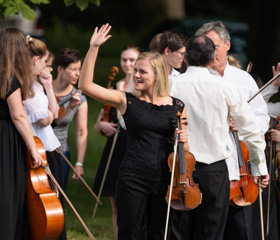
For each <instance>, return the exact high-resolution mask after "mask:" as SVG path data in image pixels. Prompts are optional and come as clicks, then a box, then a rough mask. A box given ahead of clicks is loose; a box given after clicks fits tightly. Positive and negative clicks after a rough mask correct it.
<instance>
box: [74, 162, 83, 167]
mask: <svg viewBox="0 0 280 240" xmlns="http://www.w3.org/2000/svg"><path fill="white" fill-rule="evenodd" d="M75 166H80V167H83V166H84V164H82V163H80V162H76V164H75Z"/></svg>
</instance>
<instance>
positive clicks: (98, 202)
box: [56, 148, 102, 206]
mask: <svg viewBox="0 0 280 240" xmlns="http://www.w3.org/2000/svg"><path fill="white" fill-rule="evenodd" d="M56 152H57V153H58V154H59V155H60V156H61V157H62V158H63V160H64V161H65V162H66V163H67V164H68V166H69V167H70V168H71V169H72V170H73V172H74V173H75V174H76V175H77V176H78V178H79V179H80V180H81V181H82V183H83V184H84V186H85V188H86V189H87V190H88V192H89V193H90V195H91V196H92V197H93V198H94V200H95V201H96V203H97V204H99V206H102V202H100V200H99V198H98V197H97V196H96V195H95V194H94V192H93V191H92V190H91V188H90V187H89V186H88V185H87V183H86V181H85V180H84V179H83V178H82V176H81V175H80V174H79V173H78V171H77V170H76V168H74V166H73V165H72V164H71V162H70V161H69V160H68V159H67V157H66V156H65V155H64V154H63V152H62V151H61V150H60V149H59V148H57V149H56Z"/></svg>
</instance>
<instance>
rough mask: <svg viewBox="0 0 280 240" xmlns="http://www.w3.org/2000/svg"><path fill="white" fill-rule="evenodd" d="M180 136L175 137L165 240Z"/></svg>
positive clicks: (165, 232) (165, 233)
mask: <svg viewBox="0 0 280 240" xmlns="http://www.w3.org/2000/svg"><path fill="white" fill-rule="evenodd" d="M178 137H179V134H176V139H175V144H174V155H173V163H172V174H171V180H170V185H169V186H170V187H169V198H168V207H167V214H166V222H165V231H164V240H166V239H167V230H168V222H169V214H170V204H171V196H172V189H173V179H174V170H175V161H176V156H177V147H178Z"/></svg>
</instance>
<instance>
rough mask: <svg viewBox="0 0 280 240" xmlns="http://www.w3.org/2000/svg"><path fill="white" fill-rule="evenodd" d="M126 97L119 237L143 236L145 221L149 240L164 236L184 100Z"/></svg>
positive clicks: (118, 191)
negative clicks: (168, 102)
mask: <svg viewBox="0 0 280 240" xmlns="http://www.w3.org/2000/svg"><path fill="white" fill-rule="evenodd" d="M126 97H127V109H126V112H125V114H124V115H123V118H124V120H125V124H126V128H127V148H126V152H125V156H124V159H123V161H122V162H121V165H120V168H119V175H118V182H117V189H116V206H117V213H118V219H117V222H118V239H119V240H126V239H130V240H132V239H133V240H134V239H137V240H138V239H142V238H141V232H142V231H143V230H142V229H141V226H142V224H143V221H145V222H146V223H147V225H146V229H147V230H146V231H147V239H153V240H158V239H163V237H164V228H165V219H166V212H167V204H166V200H165V197H166V193H167V189H168V185H169V183H170V176H171V173H170V171H169V167H168V157H169V155H170V153H171V152H173V148H174V132H175V128H176V118H177V117H176V116H177V113H178V111H180V112H181V113H182V111H183V108H184V103H183V102H182V101H180V100H179V99H176V98H172V99H173V102H172V105H160V106H158V105H154V104H152V103H148V102H146V101H142V100H140V99H138V98H137V97H135V96H133V95H132V94H130V93H126ZM144 219H146V220H144Z"/></svg>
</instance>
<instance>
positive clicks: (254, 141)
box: [170, 36, 269, 240]
mask: <svg viewBox="0 0 280 240" xmlns="http://www.w3.org/2000/svg"><path fill="white" fill-rule="evenodd" d="M214 57H215V45H214V44H213V42H212V41H211V40H210V39H209V38H207V37H205V36H197V37H194V38H192V39H190V40H189V41H188V44H187V51H186V58H187V62H188V68H187V71H186V72H185V73H184V74H181V75H180V76H178V77H177V78H176V80H175V81H173V83H172V86H171V91H170V94H171V96H174V97H177V98H179V99H181V100H182V101H183V102H184V103H185V107H186V110H187V118H188V133H189V146H190V152H192V153H193V154H194V156H195V158H196V171H194V172H193V178H194V181H195V182H196V183H198V184H199V188H200V190H201V193H202V203H201V205H200V206H198V207H197V208H196V209H194V210H191V211H188V212H184V215H185V216H184V220H186V221H185V224H184V223H182V222H181V223H180V224H181V227H180V228H181V229H184V236H183V237H182V236H176V238H177V239H184V240H185V239H194V237H195V239H196V240H222V239H223V233H224V228H225V224H226V222H225V219H226V218H227V215H228V206H229V193H230V189H229V181H228V179H229V175H228V169H227V165H226V162H225V159H227V158H229V157H230V155H231V151H230V149H229V148H228V147H227V140H228V134H229V118H230V117H231V118H232V119H233V120H234V122H235V125H236V126H237V128H238V130H239V134H240V136H242V137H243V141H244V142H245V144H246V145H247V147H248V150H249V154H250V161H251V165H252V166H251V172H252V175H253V176H261V177H260V178H261V182H262V187H266V185H267V184H268V179H269V176H268V174H267V167H266V163H265V156H264V148H265V142H264V140H263V139H262V138H261V131H260V129H259V126H258V122H257V119H256V117H255V116H254V114H253V112H252V110H251V109H250V107H249V105H248V104H247V103H246V100H245V99H243V97H242V94H241V92H240V90H239V89H238V88H236V87H235V86H234V85H233V84H230V83H225V82H224V81H221V79H220V78H219V77H217V76H214V75H212V74H210V73H209V71H208V68H209V67H210V64H213V63H214V61H215V58H214ZM257 179H258V177H254V180H255V182H257ZM186 216H187V217H186ZM171 217H172V216H171ZM171 221H172V219H171ZM172 225H173V224H172ZM177 230H178V229H177ZM177 230H176V231H177ZM179 231H180V229H179ZM171 232H172V230H171ZM172 239H175V236H172Z"/></svg>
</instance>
